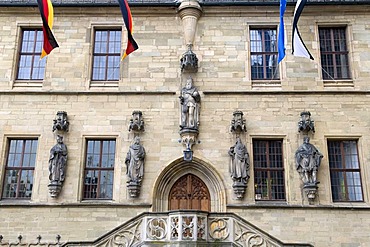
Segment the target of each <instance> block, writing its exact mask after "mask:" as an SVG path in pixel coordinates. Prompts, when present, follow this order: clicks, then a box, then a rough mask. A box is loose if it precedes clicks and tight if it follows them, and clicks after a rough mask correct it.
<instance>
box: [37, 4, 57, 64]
mask: <svg viewBox="0 0 370 247" xmlns="http://www.w3.org/2000/svg"><path fill="white" fill-rule="evenodd" d="M37 4H38V6H39V10H40V14H41V19H42V31H43V33H44V45H43V48H42V53H41V57H40V58H43V57H45V56H46V55H48V54H49V53H50V52H51V51H52V50H53V49H54V48H56V47H59V45H58V43H57V41H56V40H55V37H54V35H53V33H52V31H51V29H52V28H53V21H54V10H53V5H52V3H51V0H37Z"/></svg>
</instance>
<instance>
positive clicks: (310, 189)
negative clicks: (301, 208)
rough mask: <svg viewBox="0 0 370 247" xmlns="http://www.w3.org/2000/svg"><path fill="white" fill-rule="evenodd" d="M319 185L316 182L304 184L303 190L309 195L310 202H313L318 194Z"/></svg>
mask: <svg viewBox="0 0 370 247" xmlns="http://www.w3.org/2000/svg"><path fill="white" fill-rule="evenodd" d="M317 189H318V187H317V185H316V184H305V185H304V186H303V192H304V194H305V195H306V196H307V199H308V201H309V202H313V201H314V200H315V198H316V195H317Z"/></svg>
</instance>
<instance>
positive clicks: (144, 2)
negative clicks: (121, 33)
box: [0, 0, 370, 7]
mask: <svg viewBox="0 0 370 247" xmlns="http://www.w3.org/2000/svg"><path fill="white" fill-rule="evenodd" d="M52 2H53V5H54V7H58V6H70V7H73V6H86V7H88V6H91V7H94V6H118V2H117V0H52ZM128 2H129V4H130V6H178V5H179V4H180V3H181V0H128ZM279 2H280V1H279V0H199V3H200V5H209V6H230V5H231V6H232V5H235V6H242V5H250V6H258V5H279ZM287 2H288V5H293V4H295V2H296V0H287ZM354 4H355V5H358V4H370V0H310V1H309V2H308V3H307V5H354ZM0 6H8V7H10V6H36V1H35V0H0Z"/></svg>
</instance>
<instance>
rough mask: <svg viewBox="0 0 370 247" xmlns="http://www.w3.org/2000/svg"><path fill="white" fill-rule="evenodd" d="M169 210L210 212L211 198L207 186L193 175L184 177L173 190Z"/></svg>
mask: <svg viewBox="0 0 370 247" xmlns="http://www.w3.org/2000/svg"><path fill="white" fill-rule="evenodd" d="M168 208H169V210H177V209H194V210H203V211H210V210H211V197H210V195H209V191H208V188H207V186H206V185H205V183H204V182H203V181H202V180H201V179H199V178H198V177H197V176H195V175H193V174H186V175H184V176H182V177H181V178H179V179H178V180H177V181H176V183H175V184H174V185H173V186H172V188H171V191H170V196H169V207H168Z"/></svg>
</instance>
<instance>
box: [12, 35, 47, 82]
mask: <svg viewBox="0 0 370 247" xmlns="http://www.w3.org/2000/svg"><path fill="white" fill-rule="evenodd" d="M21 37H22V39H21V47H20V49H19V62H18V72H17V77H16V79H17V80H43V79H44V72H45V63H46V59H41V60H40V56H41V51H42V46H43V33H42V29H24V30H22V35H21Z"/></svg>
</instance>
